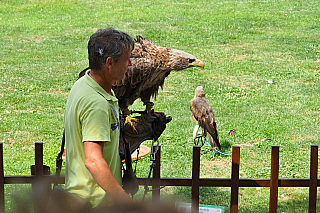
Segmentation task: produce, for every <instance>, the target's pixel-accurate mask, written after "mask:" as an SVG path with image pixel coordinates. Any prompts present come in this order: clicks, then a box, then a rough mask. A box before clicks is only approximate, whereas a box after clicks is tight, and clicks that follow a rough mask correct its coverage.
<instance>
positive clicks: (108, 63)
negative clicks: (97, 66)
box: [106, 57, 113, 66]
mask: <svg viewBox="0 0 320 213" xmlns="http://www.w3.org/2000/svg"><path fill="white" fill-rule="evenodd" d="M112 63H113V58H112V57H108V58H107V59H106V65H107V66H111V65H112Z"/></svg>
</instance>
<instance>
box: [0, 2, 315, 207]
mask: <svg viewBox="0 0 320 213" xmlns="http://www.w3.org/2000/svg"><path fill="white" fill-rule="evenodd" d="M319 10H320V2H319V1H316V0H307V1H299V0H292V1H289V0H279V1H275V0H263V1H257V0H252V1H249V0H243V1H241V0H237V1H236V0H234V1H227V0H221V1H204V0H200V1H193V0H189V1H188V0H187V1H166V0H162V1H158V0H154V1H142V0H134V1H126V0H120V1H102V0H89V1H84V0H15V1H10V0H2V1H0V27H1V39H0V45H1V51H0V61H1V66H0V69H1V70H0V72H1V76H0V98H1V102H0V142H3V144H4V168H5V175H29V174H30V166H31V165H32V164H34V142H43V143H44V163H45V164H46V165H49V166H50V167H51V172H52V173H54V172H55V158H56V154H57V153H58V151H59V147H60V143H61V137H62V131H63V115H64V107H65V103H66V99H67V96H68V93H69V90H70V89H71V87H72V85H73V83H74V82H75V81H76V79H77V75H78V73H79V72H80V71H81V70H83V69H84V68H86V67H87V66H88V62H87V61H88V60H87V42H88V39H89V37H90V35H91V34H93V33H94V32H95V31H96V30H97V29H99V28H106V27H114V28H116V29H118V30H122V31H126V32H127V33H129V34H130V35H131V36H132V37H135V36H137V35H141V36H143V37H146V38H147V39H149V40H151V41H153V42H154V43H155V44H157V45H159V46H164V47H171V48H175V49H180V50H183V51H186V52H188V53H190V54H193V55H194V56H196V57H197V58H199V59H201V60H202V61H203V62H204V63H205V68H204V69H198V68H190V69H188V70H185V71H182V72H172V73H171V74H170V75H169V76H168V77H167V79H166V81H165V85H164V88H163V90H160V93H159V95H158V97H157V100H155V101H154V103H155V106H154V108H155V110H156V111H162V112H164V113H165V114H166V115H168V116H169V115H170V116H172V118H173V120H172V121H171V122H170V123H169V124H168V126H167V128H166V130H165V131H164V133H163V134H162V136H161V137H160V143H161V154H162V155H161V176H162V177H191V167H192V146H193V139H192V131H193V127H194V125H195V123H194V122H192V121H191V119H190V115H191V112H190V100H191V99H192V98H193V96H194V90H195V88H196V87H197V86H199V85H201V86H203V87H204V91H205V93H206V97H207V99H208V101H209V102H210V103H211V105H212V107H213V109H214V111H215V116H216V120H217V123H218V126H219V138H220V142H221V146H222V150H221V151H222V152H224V153H226V154H230V153H231V149H232V146H233V145H240V147H241V158H240V176H241V178H269V177H270V173H271V172H270V167H271V159H270V158H271V146H272V145H279V146H280V172H279V178H308V176H309V160H310V145H312V144H315V145H319V133H320V127H319V125H320V118H319V114H320V102H319V94H320V89H319V78H320V77H319V76H320V75H319V72H320V13H319ZM143 108H144V106H142V104H141V102H140V101H136V102H135V104H134V105H133V106H131V109H143ZM231 129H233V130H234V134H233V135H231V136H229V135H228V133H229V131H230V130H231ZM265 139H270V140H265ZM144 144H145V145H148V146H150V144H151V142H150V141H146V142H144ZM207 149H209V147H208V146H207V145H205V146H204V147H203V152H202V155H201V177H208V178H230V175H231V157H230V156H229V155H213V154H212V153H210V152H208V151H206V150H207ZM149 165H150V161H149V158H148V157H146V158H143V159H142V160H140V161H139V162H138V165H137V176H144V177H146V176H147V175H148V171H149ZM29 189H30V187H29V186H26V185H6V186H5V190H6V197H5V199H6V200H5V201H6V210H7V211H9V212H10V211H13V210H14V209H15V207H16V205H17V204H16V202H14V200H13V198H12V195H14V194H17V192H19V193H20V191H23V192H25V193H28V190H29ZM142 195H143V188H141V189H140V191H139V193H138V195H137V196H135V200H139V199H141V197H142ZM161 195H162V196H163V198H164V199H165V198H172V197H174V198H175V199H177V200H180V201H183V202H190V201H191V188H190V187H165V188H164V189H162V190H161ZM148 196H149V195H148ZM278 197H279V205H278V212H307V210H308V189H307V188H279V196H278ZM24 199H25V200H28V199H29V198H28V196H25V197H24ZM200 203H201V204H208V205H217V206H225V207H226V212H228V211H229V209H230V188H220V187H218V188H205V187H204V188H201V189H200ZM268 204H269V188H240V195H239V212H268ZM318 209H320V205H318Z"/></svg>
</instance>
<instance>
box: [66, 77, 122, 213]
mask: <svg viewBox="0 0 320 213" xmlns="http://www.w3.org/2000/svg"><path fill="white" fill-rule="evenodd" d="M113 94H114V93H113ZM110 105H112V106H113V109H114V110H115V111H116V113H114V112H113V109H112V108H111V106H110ZM115 114H116V115H115ZM117 115H119V107H118V100H117V98H116V97H115V96H114V95H113V96H111V95H109V94H108V93H107V92H106V91H105V90H104V89H103V88H102V87H101V86H100V85H99V84H98V83H97V82H95V81H94V80H93V79H92V78H91V77H90V76H89V75H88V72H87V73H86V75H85V76H83V77H82V78H80V79H79V80H77V82H76V83H75V84H74V85H73V87H72V89H71V91H70V94H69V97H68V101H67V104H66V109H65V117H64V125H65V138H66V174H65V177H66V181H65V188H66V190H68V191H69V192H71V193H73V194H76V195H78V196H80V197H83V198H85V199H88V200H90V202H91V204H92V207H97V206H98V205H99V204H100V203H101V202H102V201H103V200H104V199H106V200H108V199H107V195H106V192H105V191H104V190H103V189H102V188H101V187H100V186H99V185H98V184H97V183H96V181H95V180H94V179H93V177H92V176H91V173H90V172H89V170H88V169H87V168H86V166H85V155H84V144H83V142H84V141H104V142H105V144H104V149H103V157H104V159H105V160H106V162H107V163H108V165H109V167H110V170H111V172H112V174H113V175H114V177H115V179H116V180H117V181H118V183H119V184H121V164H120V157H119V128H115V126H116V124H117V119H118V118H116V116H117ZM106 181H107V180H106Z"/></svg>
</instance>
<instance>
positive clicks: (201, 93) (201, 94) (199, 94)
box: [194, 86, 205, 98]
mask: <svg viewBox="0 0 320 213" xmlns="http://www.w3.org/2000/svg"><path fill="white" fill-rule="evenodd" d="M194 97H195V98H201V97H205V94H204V91H203V87H202V86H198V87H197V88H196V90H195V94H194Z"/></svg>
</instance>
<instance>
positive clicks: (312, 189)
mask: <svg viewBox="0 0 320 213" xmlns="http://www.w3.org/2000/svg"><path fill="white" fill-rule="evenodd" d="M317 181H318V146H317V145H312V146H311V157H310V180H309V213H311V212H316V210H317Z"/></svg>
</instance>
